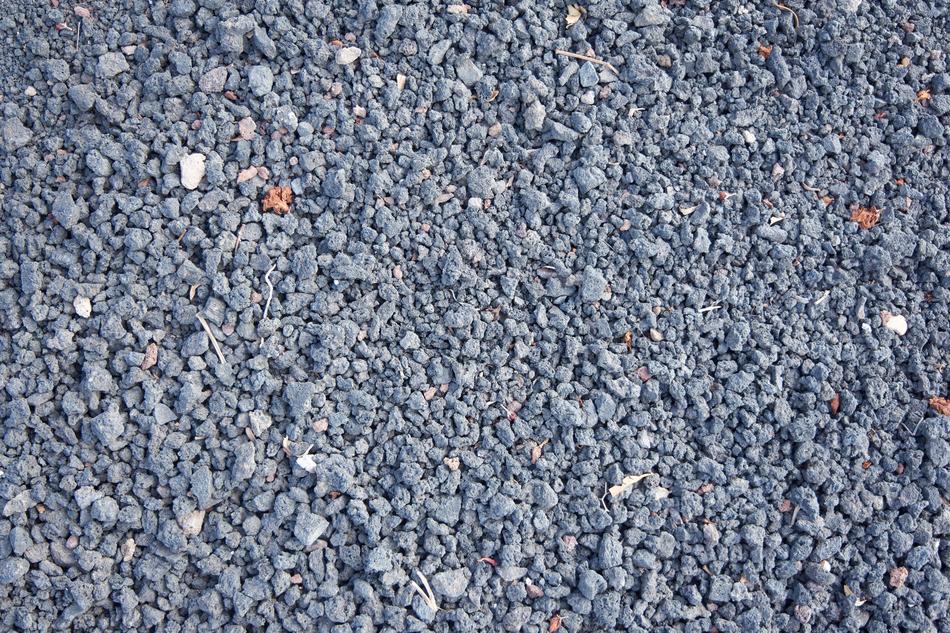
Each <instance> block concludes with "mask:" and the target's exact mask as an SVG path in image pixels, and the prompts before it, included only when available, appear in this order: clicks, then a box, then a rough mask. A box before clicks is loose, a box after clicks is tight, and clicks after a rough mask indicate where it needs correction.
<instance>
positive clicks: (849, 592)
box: [842, 585, 854, 597]
mask: <svg viewBox="0 0 950 633" xmlns="http://www.w3.org/2000/svg"><path fill="white" fill-rule="evenodd" d="M842 591H844V595H846V596H848V597H851V596H852V595H854V592H853V591H851V587H849V586H848V585H845V586H844V587H843V588H842Z"/></svg>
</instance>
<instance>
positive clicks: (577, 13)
mask: <svg viewBox="0 0 950 633" xmlns="http://www.w3.org/2000/svg"><path fill="white" fill-rule="evenodd" d="M582 15H584V9H583V7H581V6H579V5H576V4H572V5H570V6H569V7H567V17H565V18H564V21H565V22H567V27H568V28H570V27H572V26H574V25H575V24H577V22H578V20H580V19H581V16H582Z"/></svg>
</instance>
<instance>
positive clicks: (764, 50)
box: [756, 44, 772, 59]
mask: <svg viewBox="0 0 950 633" xmlns="http://www.w3.org/2000/svg"><path fill="white" fill-rule="evenodd" d="M756 52H757V53H758V54H759V57H761V58H762V59H768V58H769V55H771V54H772V47H771V46H766V45H765V44H759V50H758V51H756Z"/></svg>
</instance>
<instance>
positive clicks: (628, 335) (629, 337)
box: [623, 330, 633, 352]
mask: <svg viewBox="0 0 950 633" xmlns="http://www.w3.org/2000/svg"><path fill="white" fill-rule="evenodd" d="M623 343H624V345H626V346H627V351H628V352H630V351H633V332H631V331H630V330H627V331H626V332H624V333H623Z"/></svg>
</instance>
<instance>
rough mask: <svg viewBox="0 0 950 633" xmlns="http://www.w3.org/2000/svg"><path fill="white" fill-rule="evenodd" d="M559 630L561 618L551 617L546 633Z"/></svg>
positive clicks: (557, 616) (555, 615)
mask: <svg viewBox="0 0 950 633" xmlns="http://www.w3.org/2000/svg"><path fill="white" fill-rule="evenodd" d="M560 628H561V616H559V615H557V614H554V615H552V616H551V621H550V622H548V633H554V632H555V631H557V630H558V629H560Z"/></svg>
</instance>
